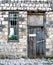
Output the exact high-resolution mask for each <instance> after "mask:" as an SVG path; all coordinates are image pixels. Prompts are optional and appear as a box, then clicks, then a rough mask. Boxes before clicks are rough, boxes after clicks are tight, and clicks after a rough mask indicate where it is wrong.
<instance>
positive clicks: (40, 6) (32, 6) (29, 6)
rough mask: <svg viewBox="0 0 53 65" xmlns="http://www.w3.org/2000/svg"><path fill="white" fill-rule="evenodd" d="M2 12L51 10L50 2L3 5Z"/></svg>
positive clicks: (1, 5) (0, 8) (0, 5)
mask: <svg viewBox="0 0 53 65" xmlns="http://www.w3.org/2000/svg"><path fill="white" fill-rule="evenodd" d="M0 10H34V11H35V10H36V11H37V10H42V11H45V10H47V11H48V10H51V6H50V2H48V3H45V2H33V1H32V2H25V3H23V2H18V3H17V2H10V3H1V4H0Z"/></svg>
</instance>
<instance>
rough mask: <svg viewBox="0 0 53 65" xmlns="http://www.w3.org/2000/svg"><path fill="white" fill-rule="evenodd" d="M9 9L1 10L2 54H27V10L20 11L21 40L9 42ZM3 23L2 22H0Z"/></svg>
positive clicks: (0, 44)
mask: <svg viewBox="0 0 53 65" xmlns="http://www.w3.org/2000/svg"><path fill="white" fill-rule="evenodd" d="M8 14H9V12H8V11H1V12H0V22H2V26H3V27H2V26H1V27H2V29H0V54H3V55H13V56H20V57H21V56H27V12H26V11H19V18H20V19H19V42H8V22H9V21H8V18H9V16H8ZM0 25H1V24H0Z"/></svg>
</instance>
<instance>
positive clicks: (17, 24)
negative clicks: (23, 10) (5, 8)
mask: <svg viewBox="0 0 53 65" xmlns="http://www.w3.org/2000/svg"><path fill="white" fill-rule="evenodd" d="M14 13H17V14H18V17H19V13H18V12H14V11H10V12H9V20H8V42H19V21H18V20H17V23H16V25H10V23H9V22H10V14H14ZM17 19H18V18H17ZM15 27H16V31H17V35H16V36H17V40H9V33H10V28H15ZM13 36H15V35H13Z"/></svg>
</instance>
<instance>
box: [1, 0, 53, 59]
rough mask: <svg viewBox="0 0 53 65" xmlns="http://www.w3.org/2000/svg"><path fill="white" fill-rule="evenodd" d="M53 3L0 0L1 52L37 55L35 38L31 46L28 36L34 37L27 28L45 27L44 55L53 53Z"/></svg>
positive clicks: (22, 55) (14, 55) (16, 55)
mask: <svg viewBox="0 0 53 65" xmlns="http://www.w3.org/2000/svg"><path fill="white" fill-rule="evenodd" d="M52 4H53V2H51V1H50V0H45V1H43V0H28V1H27V0H0V55H4V56H5V55H7V56H9V57H11V56H12V57H16V58H17V57H29V58H32V57H33V56H34V57H33V58H36V41H35V42H34V45H33V48H32V47H30V46H32V45H30V44H28V43H31V42H32V41H31V42H30V39H29V38H30V36H31V37H32V39H33V37H35V38H34V39H35V40H37V38H36V34H35V35H34V34H31V35H30V33H29V31H28V27H32V28H33V27H35V29H36V27H38V29H37V30H39V28H41V29H43V30H44V34H45V35H44V36H43V35H41V36H43V37H44V39H43V40H42V41H45V42H44V44H45V47H44V49H45V50H43V52H44V56H48V55H49V56H50V55H53V37H52V35H53V12H51V11H52ZM32 15H33V16H32ZM30 16H31V18H32V19H34V20H32V19H31V18H30ZM14 17H15V19H14ZM31 20H32V21H31ZM30 21H31V22H30ZM43 21H44V22H43ZM32 22H33V23H32ZM37 22H38V23H37ZM50 22H51V23H50ZM32 31H33V30H32ZM37 41H38V42H39V41H40V40H37ZM41 43H42V42H41ZM29 47H30V48H29ZM41 47H42V46H40V48H41ZM31 48H32V49H31ZM29 49H30V50H29ZM41 49H42V48H41ZM28 51H29V52H30V53H29V52H28ZM31 51H32V52H31ZM33 51H34V52H33ZM40 54H41V50H40ZM40 56H42V55H40Z"/></svg>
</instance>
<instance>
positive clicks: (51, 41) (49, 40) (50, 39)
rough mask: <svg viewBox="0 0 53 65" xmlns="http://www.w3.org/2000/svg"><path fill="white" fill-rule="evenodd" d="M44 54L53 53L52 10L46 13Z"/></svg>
mask: <svg viewBox="0 0 53 65" xmlns="http://www.w3.org/2000/svg"><path fill="white" fill-rule="evenodd" d="M46 30H47V37H46V55H48V56H51V55H53V12H47V13H46Z"/></svg>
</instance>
